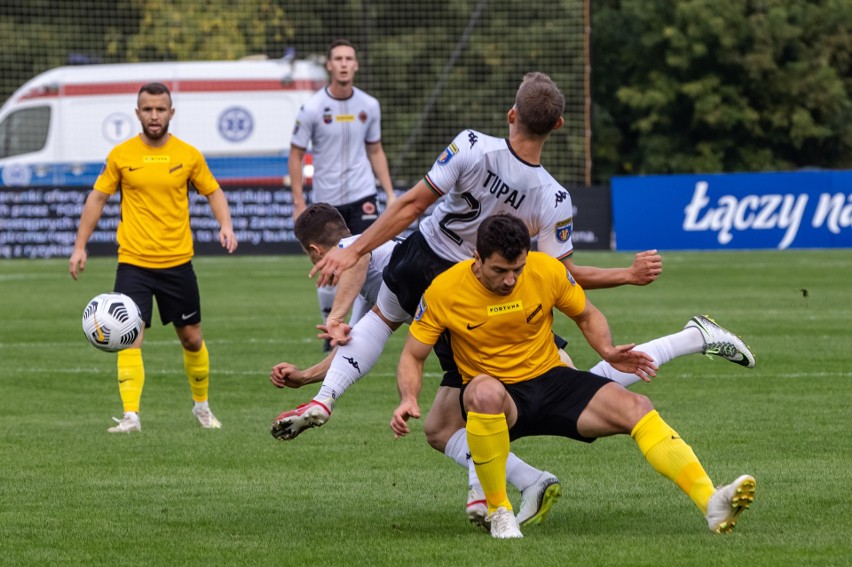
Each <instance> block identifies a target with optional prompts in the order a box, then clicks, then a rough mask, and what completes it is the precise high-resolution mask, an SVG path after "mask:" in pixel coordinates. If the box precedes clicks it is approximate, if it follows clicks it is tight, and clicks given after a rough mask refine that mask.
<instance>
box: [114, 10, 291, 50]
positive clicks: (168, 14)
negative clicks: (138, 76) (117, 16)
mask: <svg viewBox="0 0 852 567" xmlns="http://www.w3.org/2000/svg"><path fill="white" fill-rule="evenodd" d="M133 3H134V5H135V6H136V7H137V9H138V11H139V13H140V14H141V21H140V23H139V30H138V32H137V33H136V34H134V35H133V36H132V37H130V39H129V40H128V42H127V53H126V59H127V61H191V60H216V59H222V60H234V59H239V58H241V57H245V56H247V55H255V54H264V55H269V56H271V57H281V56H282V55H283V54H284V50H283V46H284V45H286V44H287V42H288V40H289V38H291V37H292V36H293V35H294V29H293V27H292V25H290V23H289V22H288V21H287V19H286V18H285V15H284V9H283V8H282V7H281V6H280V5H279V3H278V2H275V1H273V0H242V1H241V2H233V1H231V0H133Z"/></svg>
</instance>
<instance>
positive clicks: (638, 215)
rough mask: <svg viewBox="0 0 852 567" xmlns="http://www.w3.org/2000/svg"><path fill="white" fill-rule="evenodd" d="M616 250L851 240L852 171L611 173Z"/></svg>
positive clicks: (828, 244)
mask: <svg viewBox="0 0 852 567" xmlns="http://www.w3.org/2000/svg"><path fill="white" fill-rule="evenodd" d="M612 208H613V229H614V232H615V248H616V249H617V250H646V249H651V248H656V249H658V250H713V249H726V250H738V249H743V250H744V249H758V248H774V249H778V250H783V249H786V248H852V171H798V172H790V173H733V174H705V175H658V176H642V177H613V178H612Z"/></svg>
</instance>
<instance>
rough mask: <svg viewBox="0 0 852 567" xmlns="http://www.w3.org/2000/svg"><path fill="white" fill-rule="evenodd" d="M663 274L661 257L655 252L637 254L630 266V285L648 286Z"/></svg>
mask: <svg viewBox="0 0 852 567" xmlns="http://www.w3.org/2000/svg"><path fill="white" fill-rule="evenodd" d="M661 273H663V257H662V256H660V255H659V254H657V251H656V250H646V251H645V252H639V253H637V254H636V256H635V257H634V258H633V264H632V265H631V266H630V275H631V280H632V281H631V283H632V284H633V285H648V284H649V283H651V282H653V281H654V280H656V279H657V278H658V277H660V274H661Z"/></svg>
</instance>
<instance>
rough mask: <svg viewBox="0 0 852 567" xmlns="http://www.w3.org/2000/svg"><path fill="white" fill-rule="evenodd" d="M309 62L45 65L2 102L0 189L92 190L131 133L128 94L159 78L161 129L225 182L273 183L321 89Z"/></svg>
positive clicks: (132, 104)
mask: <svg viewBox="0 0 852 567" xmlns="http://www.w3.org/2000/svg"><path fill="white" fill-rule="evenodd" d="M326 80H327V73H326V70H325V68H324V67H323V66H322V65H321V64H317V63H313V62H310V61H301V60H291V59H280V60H242V61H206V62H169V63H126V64H115V65H84V66H71V67H59V68H56V69H52V70H50V71H47V72H45V73H42V74H41V75H38V76H37V77H35V78H33V79H32V80H30V81H28V82H27V83H26V84H24V85H23V86H22V87H21V88H20V89H18V90H17V91H16V92H15V93H14V94H13V95H12V96H11V97H10V98H9V100H7V101H6V103H5V104H4V105H3V107H2V108H0V187H2V186H7V187H11V186H17V187H20V186H45V185H49V186H91V185H92V183H93V182H94V181H95V178H96V177H97V175H98V173H99V172H100V170H101V166H102V164H103V162H104V159H105V158H106V156H107V154H108V153H109V151H110V149H112V147H113V146H115V145H116V144H117V143H119V142H121V141H124V140H126V139H128V138H130V137H131V136H134V135H136V134H138V133H139V132H140V130H141V128H140V126H139V121H138V120H137V119H136V115H135V113H134V109H135V108H136V96H137V93H138V91H139V87H140V86H142V85H143V84H144V83H148V82H152V81H156V82H161V83H164V84H166V85H167V86H168V87H169V89H170V90H171V92H172V101H173V105H174V108H175V115H174V118H173V119H172V122H171V126H170V128H169V131H170V132H172V133H173V134H175V135H176V136H178V137H179V138H181V139H183V140H184V141H186V142H189V143H190V144H192V145H194V146H195V147H197V148H198V149H199V150H201V152H202V153H203V154H204V155H205V157H206V158H207V161H208V164H209V165H210V168H211V170H212V171H213V173H214V175H216V177H217V179H218V180H219V182H220V183H222V184H223V185H233V184H243V185H258V184H259V185H281V183H282V179H283V178H284V177H285V176H286V173H287V156H288V154H289V149H290V136H291V134H292V132H293V126H294V124H295V120H296V114H297V113H298V111H299V107H300V106H301V105H302V104H303V103H304V102H305V101H306V100H307V99H308V98H309V97H310V96H311V95H312V94H313V93H314V92H316V91H317V90H318V89H320V88H322V87H323V86H324V85H325V82H326Z"/></svg>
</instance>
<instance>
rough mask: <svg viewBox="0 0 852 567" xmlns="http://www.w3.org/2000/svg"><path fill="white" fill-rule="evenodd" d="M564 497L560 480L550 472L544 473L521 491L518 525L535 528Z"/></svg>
mask: <svg viewBox="0 0 852 567" xmlns="http://www.w3.org/2000/svg"><path fill="white" fill-rule="evenodd" d="M560 496H562V485H561V484H560V483H559V479H558V478H556V476H554V475H552V474H550V473H549V472H546V471H545V472H542V473H541V474H540V475H539V477H538V479H537V480H536V481H535V482H534V483H532V484H531V485H530V486H528V487H527V488H526V489H525V490H522V491H521V507H520V509H519V510H518V515H517V516H516V517H517V520H518V524H520V525H522V526H535V525H538V524H540V523H542V522H543V521H544V519H545V518H546V517H547V514H548V512H550V508H551V507H552V506H553V505H554V504H555V503H556V501H557V500H558V499H559V497H560Z"/></svg>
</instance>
